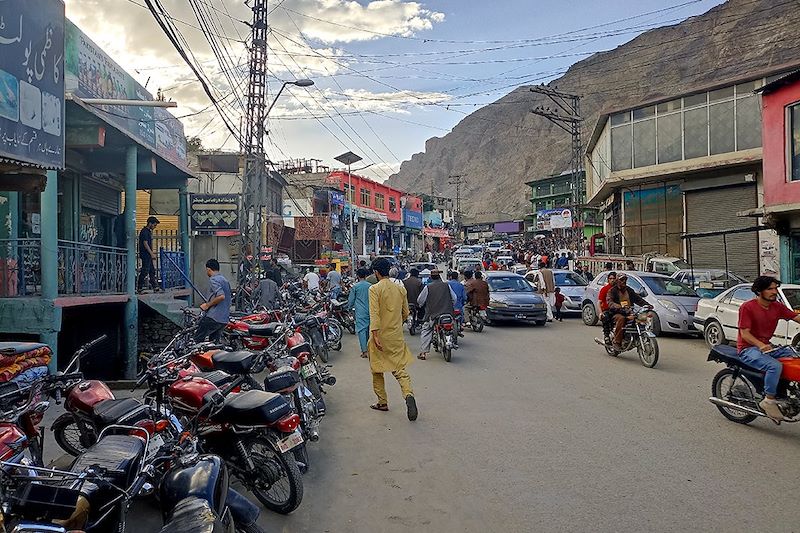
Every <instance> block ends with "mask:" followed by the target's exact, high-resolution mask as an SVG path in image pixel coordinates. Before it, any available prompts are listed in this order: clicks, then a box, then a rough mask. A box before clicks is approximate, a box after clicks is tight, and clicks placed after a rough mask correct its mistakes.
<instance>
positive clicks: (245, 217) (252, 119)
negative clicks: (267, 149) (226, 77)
mask: <svg viewBox="0 0 800 533" xmlns="http://www.w3.org/2000/svg"><path fill="white" fill-rule="evenodd" d="M252 9H253V26H252V39H251V44H250V62H249V67H250V74H249V76H250V77H249V82H248V85H247V113H246V115H245V119H244V130H245V131H244V135H243V136H242V137H241V139H242V140H241V146H240V149H241V151H242V153H243V155H244V164H245V167H244V180H243V185H242V205H241V216H240V218H239V223H240V225H241V226H240V227H241V233H242V255H241V258H240V263H243V262H244V261H246V260H247V256H248V255H252V256H253V258H254V260H255V262H256V264H258V260H259V258H260V254H261V232H262V230H263V225H264V205H265V203H266V195H267V187H266V179H265V178H266V177H267V172H266V165H267V158H266V154H265V153H264V136H265V135H266V133H267V132H266V116H267V0H253V7H252ZM247 270H248V269H244V268H240V269H239V285H240V286H241V285H242V284H243V282H245V281H246V277H245V276H246V272H247Z"/></svg>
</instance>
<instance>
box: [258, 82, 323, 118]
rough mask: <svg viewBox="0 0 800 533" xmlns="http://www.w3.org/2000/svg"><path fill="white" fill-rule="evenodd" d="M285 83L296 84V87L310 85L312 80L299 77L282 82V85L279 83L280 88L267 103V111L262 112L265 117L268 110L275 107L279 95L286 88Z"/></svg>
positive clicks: (267, 114) (312, 83)
mask: <svg viewBox="0 0 800 533" xmlns="http://www.w3.org/2000/svg"><path fill="white" fill-rule="evenodd" d="M287 85H296V86H298V87H311V86H312V85H314V80H308V79H301V80H295V81H285V82H283V85H281V88H280V89H278V92H277V93H276V94H275V98H273V99H272V103H271V104H269V108H268V109H267V112H266V113H264V116H265V117H266V116H269V112H270V111H272V108H273V107H275V104H276V103H277V102H278V98H279V97H280V95H281V93H282V92H283V90H284V89H285V88H286V86H287Z"/></svg>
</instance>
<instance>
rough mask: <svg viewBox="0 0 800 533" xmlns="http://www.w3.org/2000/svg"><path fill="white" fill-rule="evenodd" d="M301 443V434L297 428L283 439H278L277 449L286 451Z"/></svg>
mask: <svg viewBox="0 0 800 533" xmlns="http://www.w3.org/2000/svg"><path fill="white" fill-rule="evenodd" d="M301 444H303V436H302V435H301V434H300V431H299V430H295V431H294V433H292V434H291V435H289V436H288V437H286V438H285V439H281V440H279V441H278V449H279V450H280V451H281V453H286V452H288V451H289V450H291V449H292V448H294V447H295V446H299V445H301Z"/></svg>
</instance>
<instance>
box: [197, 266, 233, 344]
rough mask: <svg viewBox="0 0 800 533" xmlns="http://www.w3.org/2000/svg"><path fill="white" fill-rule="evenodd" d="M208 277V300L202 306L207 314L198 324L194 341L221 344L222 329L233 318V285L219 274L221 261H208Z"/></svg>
mask: <svg viewBox="0 0 800 533" xmlns="http://www.w3.org/2000/svg"><path fill="white" fill-rule="evenodd" d="M206 275H207V276H208V300H207V301H205V302H203V303H201V304H200V309H201V310H202V311H203V312H204V313H205V315H203V317H202V318H201V319H200V323H199V324H197V330H196V331H195V332H194V341H195V342H203V341H204V340H206V338H208V339H210V340H211V342H219V340H220V338H221V336H222V329H223V328H224V327H225V324H227V323H228V320H229V319H230V317H231V284H230V283H228V280H227V279H225V276H223V275H222V274H220V273H219V261H217V260H216V259H209V260H208V261H206Z"/></svg>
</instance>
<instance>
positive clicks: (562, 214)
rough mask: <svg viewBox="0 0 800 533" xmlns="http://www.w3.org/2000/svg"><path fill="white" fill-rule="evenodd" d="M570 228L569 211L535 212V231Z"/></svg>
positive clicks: (548, 210)
mask: <svg viewBox="0 0 800 533" xmlns="http://www.w3.org/2000/svg"><path fill="white" fill-rule="evenodd" d="M569 228H572V211H570V210H569V209H563V208H561V209H541V210H539V211H537V212H536V230H537V231H550V230H554V229H569Z"/></svg>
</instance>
